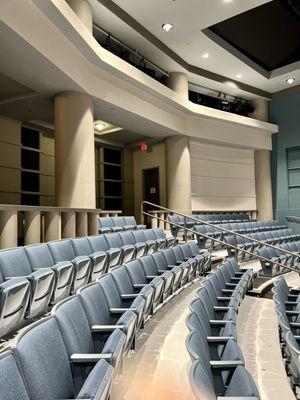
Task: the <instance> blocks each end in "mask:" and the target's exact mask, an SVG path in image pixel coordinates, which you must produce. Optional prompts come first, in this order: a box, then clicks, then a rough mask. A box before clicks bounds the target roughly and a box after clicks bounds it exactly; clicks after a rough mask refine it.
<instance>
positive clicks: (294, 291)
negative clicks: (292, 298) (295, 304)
mask: <svg viewBox="0 0 300 400" xmlns="http://www.w3.org/2000/svg"><path fill="white" fill-rule="evenodd" d="M290 291H291V293H292V294H293V293H294V294H300V289H294V288H291V289H290Z"/></svg>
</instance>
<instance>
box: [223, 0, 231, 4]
mask: <svg viewBox="0 0 300 400" xmlns="http://www.w3.org/2000/svg"><path fill="white" fill-rule="evenodd" d="M232 1H233V0H223V3H232Z"/></svg>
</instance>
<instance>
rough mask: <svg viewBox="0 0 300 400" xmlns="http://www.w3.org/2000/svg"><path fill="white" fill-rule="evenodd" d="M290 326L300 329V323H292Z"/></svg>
mask: <svg viewBox="0 0 300 400" xmlns="http://www.w3.org/2000/svg"><path fill="white" fill-rule="evenodd" d="M290 326H291V327H292V328H300V323H299V322H290Z"/></svg>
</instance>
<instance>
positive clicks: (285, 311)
mask: <svg viewBox="0 0 300 400" xmlns="http://www.w3.org/2000/svg"><path fill="white" fill-rule="evenodd" d="M272 292H273V299H274V301H275V307H276V312H277V316H278V323H279V333H280V341H281V344H282V355H283V357H284V358H285V359H286V369H287V374H288V376H289V377H290V379H291V383H292V387H293V389H294V390H295V393H296V396H297V398H299V395H300V289H292V288H290V287H288V285H287V283H286V281H285V279H284V277H283V276H281V277H279V278H277V280H276V282H275V284H274V287H273V289H272Z"/></svg>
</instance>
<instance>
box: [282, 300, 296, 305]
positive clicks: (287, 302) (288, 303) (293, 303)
mask: <svg viewBox="0 0 300 400" xmlns="http://www.w3.org/2000/svg"><path fill="white" fill-rule="evenodd" d="M284 304H286V305H287V306H296V305H297V304H298V302H297V301H285V302H284Z"/></svg>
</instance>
